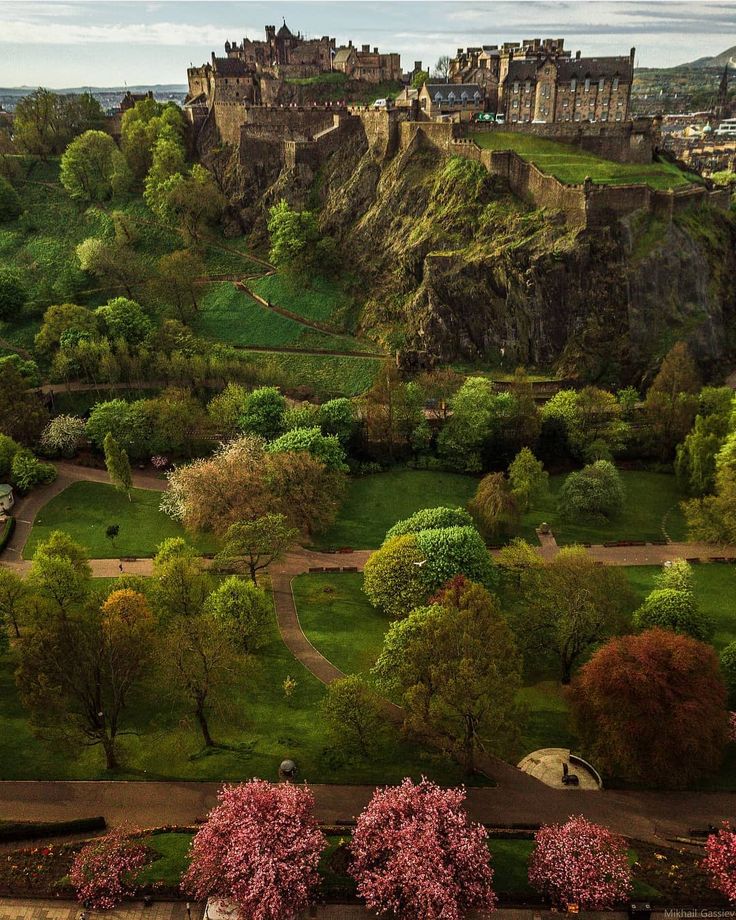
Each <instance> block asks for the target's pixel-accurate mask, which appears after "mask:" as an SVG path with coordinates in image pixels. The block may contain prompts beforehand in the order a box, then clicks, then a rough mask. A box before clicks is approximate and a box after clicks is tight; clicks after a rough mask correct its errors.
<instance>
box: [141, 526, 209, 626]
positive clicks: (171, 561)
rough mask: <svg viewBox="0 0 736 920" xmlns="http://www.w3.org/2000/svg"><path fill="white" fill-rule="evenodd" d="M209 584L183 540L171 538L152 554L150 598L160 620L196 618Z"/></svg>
mask: <svg viewBox="0 0 736 920" xmlns="http://www.w3.org/2000/svg"><path fill="white" fill-rule="evenodd" d="M212 587H213V585H212V579H211V578H210V577H209V575H207V573H206V572H205V571H204V569H203V566H202V561H201V560H200V559H199V557H198V556H197V555H196V554H195V552H194V550H193V548H192V547H191V546H189V544H187V542H186V540H183V539H182V538H181V537H170V538H169V539H168V540H164V541H163V543H161V544H160V545H159V547H158V551H157V553H156V555H155V556H154V557H153V576H152V586H151V600H152V603H153V606H154V609H155V610H156V612H157V614H158V616H159V618H160V619H161V620H162V621H163V622H167V621H170V620H172V619H175V618H184V619H193V618H195V617H198V616H199V615H200V614H201V613H202V611H203V610H204V606H205V602H206V600H207V597H208V596H209V594H210V592H211V591H212Z"/></svg>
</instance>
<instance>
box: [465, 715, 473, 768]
mask: <svg viewBox="0 0 736 920" xmlns="http://www.w3.org/2000/svg"><path fill="white" fill-rule="evenodd" d="M474 735H475V731H474V728H473V721H472V719H471V718H470V717H468V716H466V717H465V737H464V738H463V769H464V770H465V775H466V776H471V775H472V774H473V773H475V745H474V744H473V737H474Z"/></svg>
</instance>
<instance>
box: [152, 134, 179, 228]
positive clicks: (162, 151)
mask: <svg viewBox="0 0 736 920" xmlns="http://www.w3.org/2000/svg"><path fill="white" fill-rule="evenodd" d="M186 168H187V167H186V151H185V149H184V143H183V141H182V139H181V136H180V135H179V134H178V133H177V132H176V131H174V130H172V129H170V128H165V129H163V130H162V131H161V132H160V134H159V135H158V138H157V139H156V142H155V143H154V145H153V154H152V157H151V168H150V169H149V170H148V175H147V176H146V180H145V183H144V191H143V198H144V200H145V202H146V204H147V205H148V207H149V208H150V209H151V210H152V211H153V212H154V214H156V215H157V216H158V217H159V218H161V220H163V221H167V220H168V218H169V214H168V213H167V211H166V187H167V186H166V184H167V181H168V180H169V179H171V178H172V177H174V176H176V177H182V176H183V175H184V173H185V172H186Z"/></svg>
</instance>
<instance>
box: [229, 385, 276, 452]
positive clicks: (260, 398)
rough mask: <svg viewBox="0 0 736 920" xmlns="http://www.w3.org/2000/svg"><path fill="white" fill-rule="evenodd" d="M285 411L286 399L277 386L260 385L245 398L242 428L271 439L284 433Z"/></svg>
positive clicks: (241, 421) (241, 419)
mask: <svg viewBox="0 0 736 920" xmlns="http://www.w3.org/2000/svg"><path fill="white" fill-rule="evenodd" d="M285 411H286V400H285V399H284V397H283V396H282V395H281V393H280V392H279V390H278V388H277V387H259V388H258V389H255V390H253V391H252V392H251V393H249V394H248V396H247V398H246V400H245V406H244V409H243V414H242V415H241V416H240V428H241V430H242V431H245V432H247V433H249V434H257V435H260V436H261V437H262V438H265V439H266V440H267V441H270V440H272V439H273V438H277V437H278V436H279V435H280V434H281V433H282V431H283V426H284V412H285Z"/></svg>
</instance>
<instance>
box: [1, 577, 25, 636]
mask: <svg viewBox="0 0 736 920" xmlns="http://www.w3.org/2000/svg"><path fill="white" fill-rule="evenodd" d="M29 594H30V592H29V590H28V586H27V585H26V583H25V581H24V580H23V579H22V578H21V577H20V576H19V575H16V574H15V572H13V571H11V569H5V568H0V624H7V625H9V626H12V627H13V631H14V633H15V636H16V638H19V637H20V624H21V622H22V620H23V618H24V615H25V612H26V609H27V604H28V600H29Z"/></svg>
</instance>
